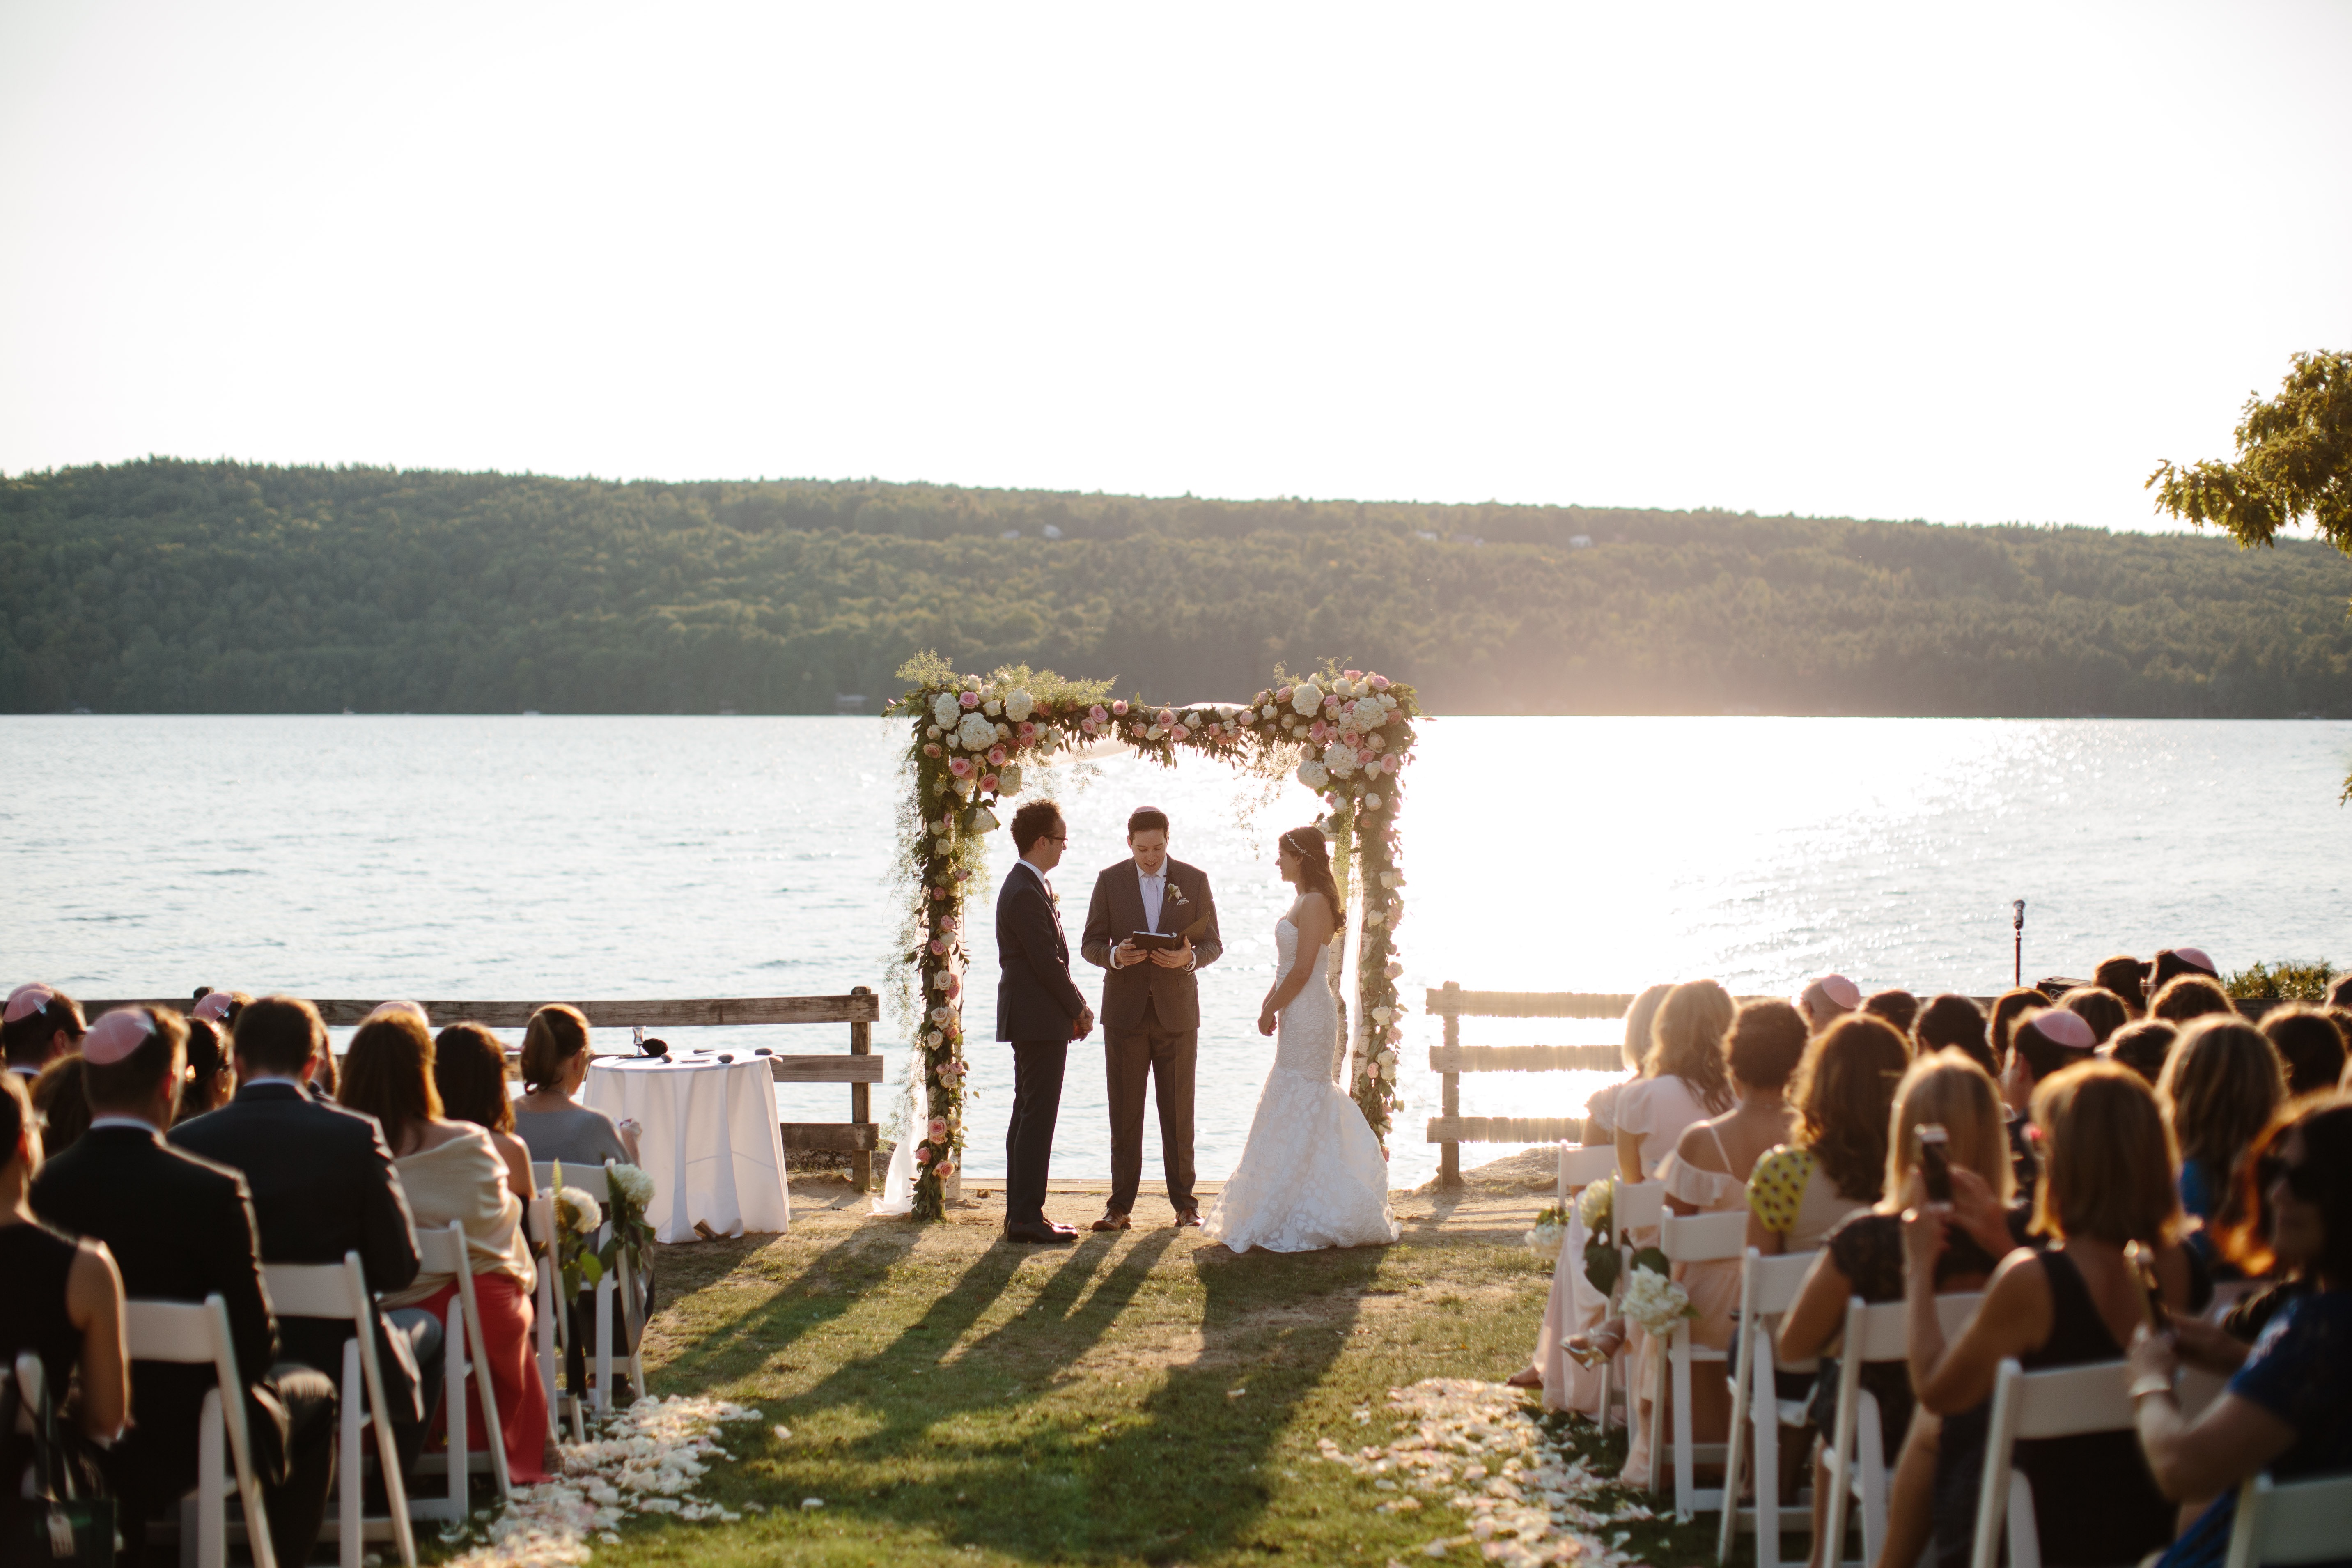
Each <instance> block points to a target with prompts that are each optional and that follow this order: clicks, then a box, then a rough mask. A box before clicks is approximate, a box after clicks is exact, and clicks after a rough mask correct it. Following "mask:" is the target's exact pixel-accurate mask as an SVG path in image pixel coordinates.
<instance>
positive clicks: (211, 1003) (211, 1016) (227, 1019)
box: [188, 985, 253, 1034]
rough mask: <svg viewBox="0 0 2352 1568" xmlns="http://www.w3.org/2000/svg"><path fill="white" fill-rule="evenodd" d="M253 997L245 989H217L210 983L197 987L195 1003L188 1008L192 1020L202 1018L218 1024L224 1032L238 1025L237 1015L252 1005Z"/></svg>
mask: <svg viewBox="0 0 2352 1568" xmlns="http://www.w3.org/2000/svg"><path fill="white" fill-rule="evenodd" d="M252 1002H253V997H252V996H251V995H250V994H247V993H246V992H243V991H215V990H214V989H213V988H212V987H211V986H209V985H199V986H197V987H196V997H195V1001H194V1004H193V1005H191V1006H190V1007H189V1008H188V1016H189V1018H190V1019H191V1020H194V1019H197V1018H202V1019H205V1021H206V1022H208V1023H214V1024H218V1025H219V1026H220V1027H221V1032H222V1033H223V1034H226V1033H228V1032H229V1031H230V1030H232V1029H234V1028H236V1016H237V1015H238V1014H239V1013H242V1012H244V1011H245V1009H246V1008H247V1007H248V1006H250V1005H252Z"/></svg>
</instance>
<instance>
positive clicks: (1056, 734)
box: [886, 653, 1421, 1219]
mask: <svg viewBox="0 0 2352 1568" xmlns="http://www.w3.org/2000/svg"><path fill="white" fill-rule="evenodd" d="M898 678H899V679H901V680H903V681H905V682H906V683H907V689H906V691H905V693H904V694H903V695H901V696H900V697H899V698H898V700H896V701H895V702H893V703H891V705H890V706H889V708H888V709H887V710H886V712H887V716H890V717H896V718H899V719H903V720H905V721H907V724H908V743H907V753H906V763H905V772H906V774H907V778H908V791H907V794H906V796H905V799H904V803H903V805H902V806H901V808H900V813H899V824H898V870H899V873H900V875H901V876H902V877H904V878H905V879H906V880H907V882H908V884H909V885H910V886H911V887H912V888H913V889H914V891H913V896H912V898H911V899H910V900H909V904H908V910H907V916H906V920H905V921H904V923H903V924H902V926H901V928H900V938H901V946H902V950H903V952H904V955H905V962H904V963H903V965H902V966H901V967H900V968H899V970H898V973H897V975H896V978H895V981H894V984H893V985H892V988H891V992H892V994H891V999H892V1001H893V1002H894V1003H895V1004H896V1005H897V1007H898V1012H899V1014H900V1016H901V1017H902V1019H903V1020H904V1023H905V1026H906V1027H907V1033H908V1039H909V1040H910V1041H911V1042H912V1043H913V1045H914V1047H915V1050H916V1053H917V1056H918V1057H919V1059H920V1061H921V1062H922V1064H923V1076H922V1085H923V1088H924V1090H925V1092H926V1101H925V1106H924V1109H925V1110H926V1112H927V1115H926V1117H925V1121H924V1125H923V1126H922V1127H921V1128H920V1129H919V1130H918V1135H917V1138H916V1142H915V1149H914V1153H913V1159H914V1162H915V1193H914V1199H915V1207H914V1213H915V1217H917V1218H918V1219H939V1218H941V1217H943V1215H945V1213H946V1203H947V1198H946V1193H947V1189H946V1183H947V1180H948V1179H949V1178H950V1177H951V1176H952V1175H953V1174H954V1173H955V1170H956V1168H957V1165H958V1163H960V1162H961V1159H962V1152H963V1146H964V1126H963V1087H964V1076H965V1073H964V1056H963V1043H964V1033H963V1002H964V995H965V976H964V969H965V964H966V962H967V947H966V936H967V933H968V931H969V927H968V925H967V918H968V917H967V911H968V910H971V908H973V907H974V906H975V904H976V903H977V902H978V901H979V900H981V899H982V896H984V895H985V893H986V891H987V857H986V854H985V851H984V849H983V847H982V846H983V844H984V842H985V838H986V836H987V835H988V834H989V833H991V832H992V831H994V830H995V829H996V828H997V827H998V826H1000V825H1001V822H1002V820H1003V819H1001V818H1000V817H999V816H998V815H997V808H998V807H999V806H1000V805H1003V803H1004V802H1005V801H1006V800H1007V799H1009V798H1010V797H1011V796H1013V795H1019V794H1020V793H1021V792H1022V790H1023V788H1024V786H1025V785H1026V784H1027V783H1028V782H1029V781H1028V780H1027V778H1026V777H1025V776H1024V768H1032V767H1036V766H1039V765H1041V764H1043V763H1046V762H1048V761H1050V760H1051V759H1052V757H1053V756H1054V754H1055V752H1061V751H1067V750H1071V749H1074V748H1076V747H1079V746H1084V745H1089V744H1092V743H1094V742H1097V741H1104V740H1111V741H1117V742H1119V743H1121V744H1123V745H1125V746H1126V747H1128V749H1129V750H1130V751H1131V752H1135V753H1136V754H1137V755H1139V756H1144V757H1149V758H1150V759H1151V760H1152V761H1154V762H1157V763H1160V765H1162V766H1163V767H1172V766H1174V765H1175V763H1176V760H1177V757H1178V755H1179V754H1180V753H1182V752H1190V753H1192V754H1195V755H1201V756H1206V757H1212V758H1214V759H1216V760H1217V761H1220V762H1223V763H1229V764H1231V765H1233V766H1234V767H1236V768H1239V769H1240V770H1242V771H1243V772H1244V773H1249V774H1252V775H1253V776H1255V777H1258V778H1261V779H1265V780H1267V781H1269V782H1271V781H1275V780H1278V779H1280V778H1282V777H1283V776H1285V775H1286V774H1288V775H1292V776H1295V777H1297V779H1298V780H1299V782H1300V783H1302V784H1306V785H1307V786H1308V787H1309V788H1311V789H1314V790H1317V791H1318V792H1320V793H1321V795H1323V800H1324V804H1325V805H1326V806H1327V807H1328V810H1329V815H1328V817H1327V818H1326V820H1325V826H1326V828H1327V830H1328V832H1329V833H1330V835H1331V839H1332V851H1333V853H1332V866H1333V870H1334V871H1335V873H1336V874H1337V877H1338V880H1339V890H1340V896H1341V900H1342V901H1343V902H1345V901H1347V900H1348V897H1349V882H1350V879H1351V877H1353V876H1360V878H1361V882H1362V889H1363V897H1362V900H1361V909H1362V927H1363V929H1362V931H1361V933H1360V938H1359V942H1360V952H1359V958H1358V995H1357V997H1356V998H1355V1001H1356V1004H1357V1010H1356V1011H1354V1012H1352V1013H1351V1017H1352V1018H1353V1019H1357V1020H1361V1022H1360V1023H1358V1024H1357V1025H1356V1029H1357V1033H1356V1038H1357V1039H1358V1040H1359V1041H1360V1042H1361V1043H1362V1046H1363V1048H1362V1049H1360V1050H1358V1051H1356V1052H1354V1053H1352V1059H1353V1061H1354V1068H1353V1081H1352V1082H1351V1083H1350V1085H1349V1093H1350V1095H1351V1096H1352V1097H1353V1098H1354V1100H1355V1101H1356V1103H1357V1105H1358V1106H1360V1108H1361V1109H1362V1110H1363V1112H1364V1120H1365V1121H1368V1122H1369V1123H1370V1125H1371V1128H1372V1131H1374V1132H1375V1133H1377V1134H1379V1135H1380V1137H1381V1143H1382V1145H1383V1147H1385V1146H1386V1143H1387V1141H1388V1131H1389V1127H1390V1123H1391V1120H1392V1118H1393V1116H1394V1113H1395V1110H1396V1107H1397V1104H1398V1095H1397V1089H1396V1084H1397V1071H1396V1068H1397V1047H1398V1046H1399V1045H1400V1044H1401V1043H1402V1041H1403V1038H1404V1030H1403V1022H1404V1020H1403V1016H1402V1007H1400V1006H1399V1005H1398V1002H1397V989H1396V984H1397V980H1398V977H1399V976H1400V975H1402V973H1403V972H1404V971H1403V965H1402V963H1400V962H1399V961H1398V958H1397V947H1396V927H1397V922H1398V921H1400V920H1401V919H1402V917H1403V913H1404V878H1403V875H1402V872H1401V871H1400V870H1399V869H1398V867H1397V816H1398V810H1399V807H1400V806H1401V805H1402V794H1403V790H1402V784H1403V776H1402V775H1403V772H1404V767H1405V764H1406V763H1407V762H1408V761H1410V760H1411V758H1412V746H1413V741H1414V724H1415V722H1416V721H1418V720H1419V719H1420V718H1421V710H1420V708H1419V706H1418V705H1417V704H1416V703H1415V701H1414V698H1413V689H1412V687H1410V686H1407V685H1405V684H1404V683H1402V681H1394V680H1391V679H1388V678H1387V677H1385V676H1382V675H1379V674H1376V673H1372V672H1369V671H1365V670H1358V669H1342V668H1339V666H1338V665H1337V664H1336V663H1332V664H1327V665H1326V666H1325V667H1324V668H1323V669H1322V670H1321V671H1320V672H1319V673H1318V674H1314V675H1307V676H1292V675H1289V674H1286V673H1285V672H1284V671H1283V670H1281V669H1280V668H1276V671H1275V679H1274V681H1273V683H1272V684H1271V685H1270V686H1268V687H1267V688H1266V689H1264V690H1262V691H1260V692H1259V693H1258V694H1257V695H1256V697H1255V698H1254V699H1253V700H1251V702H1250V703H1249V705H1248V706H1246V707H1244V706H1241V705H1239V704H1234V703H1207V704H1202V705H1198V706H1194V707H1190V708H1167V707H1161V706H1160V705H1157V704H1154V703H1150V702H1147V701H1144V700H1141V699H1140V698H1136V697H1128V698H1113V697H1112V696H1111V694H1110V689H1111V686H1110V682H1108V681H1087V680H1070V679H1065V678H1063V677H1061V676H1058V675H1055V674H1053V673H1052V672H1051V671H1043V670H1033V669H1031V668H1028V667H1027V666H1025V665H1020V666H1013V667H1009V668H1002V669H999V670H996V671H995V672H994V673H992V674H991V675H988V676H985V677H982V676H978V675H958V674H957V673H956V671H955V668H954V667H953V666H951V665H950V664H949V663H948V662H947V661H946V660H944V659H942V658H940V657H939V656H938V655H937V654H935V653H925V654H921V655H919V656H917V657H916V658H912V659H909V660H908V662H907V664H906V665H905V666H904V667H903V668H901V669H900V670H899V671H898ZM1006 815H1007V816H1010V813H1007V814H1006Z"/></svg>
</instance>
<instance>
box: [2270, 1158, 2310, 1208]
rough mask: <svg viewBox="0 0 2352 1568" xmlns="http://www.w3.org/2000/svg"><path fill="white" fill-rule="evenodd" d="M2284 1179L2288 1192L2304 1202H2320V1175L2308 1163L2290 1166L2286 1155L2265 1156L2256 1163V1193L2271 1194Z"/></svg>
mask: <svg viewBox="0 0 2352 1568" xmlns="http://www.w3.org/2000/svg"><path fill="white" fill-rule="evenodd" d="M2282 1178H2284V1180H2285V1182H2286V1190H2287V1191H2288V1192H2290V1193H2293V1194H2294V1195H2295V1196H2296V1197H2297V1198H2299V1199H2301V1200H2302V1201H2303V1202H2305V1203H2307V1204H2315V1203H2317V1202H2318V1201H2319V1173H2318V1172H2316V1171H2315V1170H2313V1169H2312V1168H2311V1166H2310V1165H2309V1164H2308V1163H2305V1164H2300V1165H2294V1164H2289V1163H2287V1159H2286V1156H2285V1155H2284V1154H2265V1155H2263V1157H2262V1158H2261V1159H2259V1160H2257V1161H2255V1162H2254V1190H2255V1191H2256V1192H2258V1193H2266V1192H2269V1191H2270V1190H2271V1188H2272V1186H2273V1184H2276V1183H2277V1182H2278V1181H2280V1180H2281V1179H2282Z"/></svg>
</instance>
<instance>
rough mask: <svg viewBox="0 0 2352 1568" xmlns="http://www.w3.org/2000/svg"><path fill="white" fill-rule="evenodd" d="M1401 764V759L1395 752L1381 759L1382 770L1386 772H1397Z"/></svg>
mask: <svg viewBox="0 0 2352 1568" xmlns="http://www.w3.org/2000/svg"><path fill="white" fill-rule="evenodd" d="M1399 765H1400V763H1399V761H1398V759H1397V758H1396V756H1395V755H1394V754H1393V753H1392V754H1391V755H1389V756H1385V757H1382V758H1381V772H1382V773H1394V772H1396V771H1397V768H1398V767H1399Z"/></svg>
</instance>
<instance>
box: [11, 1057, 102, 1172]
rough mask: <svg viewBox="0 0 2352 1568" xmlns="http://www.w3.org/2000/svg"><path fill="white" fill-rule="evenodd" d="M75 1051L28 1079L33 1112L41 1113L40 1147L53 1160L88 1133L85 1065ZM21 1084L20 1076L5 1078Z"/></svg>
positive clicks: (12, 1074)
mask: <svg viewBox="0 0 2352 1568" xmlns="http://www.w3.org/2000/svg"><path fill="white" fill-rule="evenodd" d="M88 1065H89V1064H87V1063H86V1062H84V1061H83V1060H82V1059H81V1053H80V1052H79V1051H77V1052H75V1053H74V1054H73V1055H71V1056H64V1057H59V1058H58V1059H57V1060H55V1061H53V1062H51V1063H50V1064H49V1065H48V1066H47V1067H45V1068H42V1069H41V1076H40V1077H38V1078H37V1079H33V1080H31V1093H32V1096H33V1109H34V1110H37V1111H38V1112H39V1113H40V1118H41V1147H42V1149H43V1151H44V1152H46V1153H47V1156H48V1158H50V1159H55V1158H57V1157H58V1155H59V1154H62V1153H64V1152H66V1151H67V1150H68V1149H70V1148H72V1147H73V1146H74V1144H75V1143H76V1142H79V1140H80V1138H81V1135H82V1134H83V1133H85V1132H87V1131H89V1096H88V1095H86V1094H84V1093H83V1092H82V1082H81V1075H82V1072H83V1069H84V1068H86V1067H87V1066H88ZM8 1076H9V1077H11V1078H14V1079H16V1080H17V1081H18V1082H20V1083H22V1082H24V1081H25V1079H23V1077H22V1075H20V1074H16V1073H11V1074H9V1075H8Z"/></svg>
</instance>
